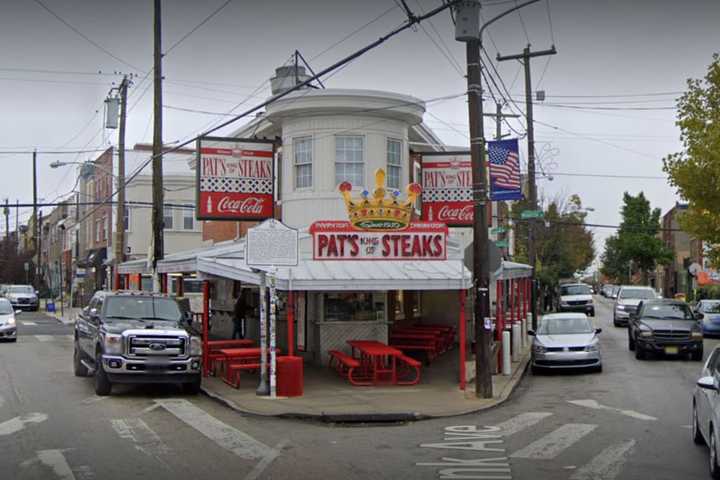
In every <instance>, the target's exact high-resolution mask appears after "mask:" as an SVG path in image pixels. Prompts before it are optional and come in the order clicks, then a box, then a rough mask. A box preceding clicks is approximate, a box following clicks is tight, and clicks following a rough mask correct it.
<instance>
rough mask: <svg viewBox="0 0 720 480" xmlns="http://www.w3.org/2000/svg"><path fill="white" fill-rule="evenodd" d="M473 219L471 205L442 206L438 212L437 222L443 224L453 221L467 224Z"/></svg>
mask: <svg viewBox="0 0 720 480" xmlns="http://www.w3.org/2000/svg"><path fill="white" fill-rule="evenodd" d="M472 219H473V207H472V205H466V206H464V207H450V206H448V205H443V206H442V207H441V208H440V210H439V211H438V216H437V220H438V221H441V222H444V221H447V220H453V221H457V222H467V221H471V220H472Z"/></svg>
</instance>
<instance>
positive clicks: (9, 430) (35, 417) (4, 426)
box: [0, 413, 48, 436]
mask: <svg viewBox="0 0 720 480" xmlns="http://www.w3.org/2000/svg"><path fill="white" fill-rule="evenodd" d="M47 418H48V416H47V415H45V414H44V413H30V414H28V415H23V416H22V417H15V418H11V419H10V420H8V421H6V422H3V423H0V436H3V435H11V434H13V433H16V432H19V431H20V430H23V429H24V428H25V425H26V424H28V423H40V422H44V421H45V420H47Z"/></svg>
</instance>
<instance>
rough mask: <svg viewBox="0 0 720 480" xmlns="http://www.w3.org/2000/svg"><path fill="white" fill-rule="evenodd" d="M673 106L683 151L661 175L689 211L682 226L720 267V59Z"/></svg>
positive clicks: (692, 81) (671, 157)
mask: <svg viewBox="0 0 720 480" xmlns="http://www.w3.org/2000/svg"><path fill="white" fill-rule="evenodd" d="M687 87H688V89H687V92H685V93H684V94H683V95H682V96H681V97H680V98H679V99H678V102H677V107H678V119H677V122H676V125H677V126H678V127H679V128H680V140H681V141H682V143H683V147H684V149H683V151H681V152H677V153H673V154H671V155H668V156H667V157H666V158H665V159H664V160H663V170H664V171H665V173H667V174H668V177H669V181H670V184H671V185H672V186H674V187H675V188H676V189H677V192H678V194H679V195H680V196H681V197H682V198H684V199H685V200H687V202H688V209H687V210H686V212H685V213H684V214H683V215H682V216H681V217H680V218H679V222H680V226H681V227H682V229H683V230H685V231H686V232H688V233H689V234H690V235H692V236H694V237H695V238H698V239H702V240H704V241H706V242H707V243H708V244H709V245H711V247H710V252H709V255H708V257H709V258H710V260H711V262H712V263H713V264H714V265H720V55H718V54H715V55H713V61H712V63H711V64H710V66H709V67H708V70H707V74H706V75H705V78H704V79H702V80H701V79H689V80H688V81H687Z"/></svg>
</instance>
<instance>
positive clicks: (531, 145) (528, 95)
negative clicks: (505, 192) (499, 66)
mask: <svg viewBox="0 0 720 480" xmlns="http://www.w3.org/2000/svg"><path fill="white" fill-rule="evenodd" d="M556 53H557V50H556V49H555V45H553V46H552V47H551V48H550V49H549V50H541V51H538V52H531V51H530V45H529V44H528V46H527V47H525V48H524V49H523V52H522V53H520V54H517V55H507V56H501V55H500V54H498V56H497V59H498V61H499V62H504V61H506V60H522V62H523V66H524V67H525V115H526V117H527V118H526V122H527V140H528V197H529V200H530V209H531V210H537V209H538V199H537V185H536V184H535V129H534V125H533V101H532V100H533V99H532V83H531V82H530V59H531V58H534V57H542V56H545V55H555V54H556ZM535 220H536V218H531V219H530V223H529V224H528V260H529V261H530V266H531V267H533V270H532V275H533V278H532V288H531V293H530V303H531V307H530V311H531V312H532V326H533V330H536V329H537V321H538V312H537V303H538V301H537V293H538V292H537V284H536V275H535V273H536V272H535V270H536V268H537V251H536V245H535Z"/></svg>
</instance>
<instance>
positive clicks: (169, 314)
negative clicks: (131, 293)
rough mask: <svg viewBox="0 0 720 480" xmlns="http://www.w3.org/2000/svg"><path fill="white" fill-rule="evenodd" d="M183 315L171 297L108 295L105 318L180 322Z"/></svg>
mask: <svg viewBox="0 0 720 480" xmlns="http://www.w3.org/2000/svg"><path fill="white" fill-rule="evenodd" d="M181 317H182V314H181V313H180V308H179V307H178V305H177V302H175V301H174V300H171V299H169V298H154V297H108V298H106V299H105V318H106V319H108V320H109V321H112V320H113V319H132V320H168V321H173V322H179V321H180V319H181Z"/></svg>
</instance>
